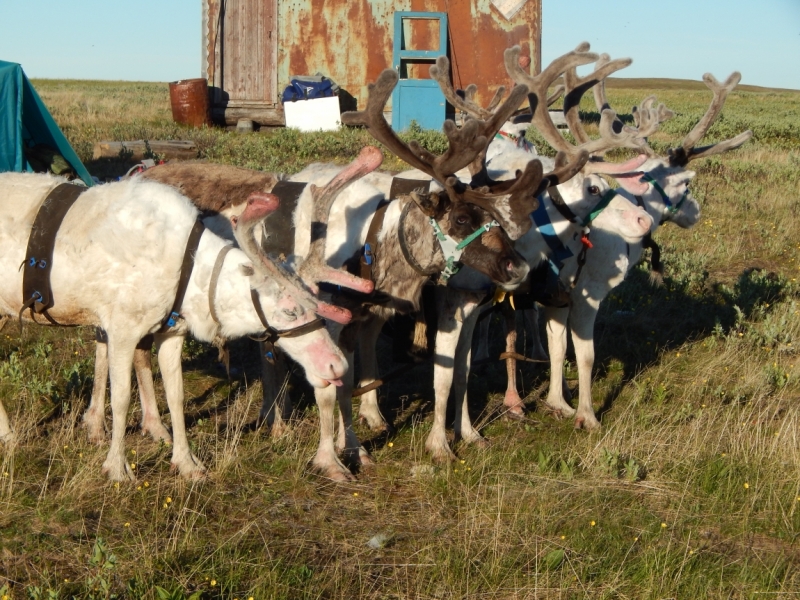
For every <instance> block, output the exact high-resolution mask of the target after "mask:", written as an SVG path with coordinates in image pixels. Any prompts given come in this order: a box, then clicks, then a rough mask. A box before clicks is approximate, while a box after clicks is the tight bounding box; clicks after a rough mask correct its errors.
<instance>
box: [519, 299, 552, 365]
mask: <svg viewBox="0 0 800 600" xmlns="http://www.w3.org/2000/svg"><path fill="white" fill-rule="evenodd" d="M522 314H523V315H524V320H525V325H526V327H527V332H528V335H529V336H530V338H531V358H533V359H534V360H543V361H548V360H550V357H549V356H548V354H547V351H546V350H545V349H544V346H543V345H542V336H541V335H539V307H538V305H536V304H534V305H533V308H528V309H526V310H524V311H522Z"/></svg>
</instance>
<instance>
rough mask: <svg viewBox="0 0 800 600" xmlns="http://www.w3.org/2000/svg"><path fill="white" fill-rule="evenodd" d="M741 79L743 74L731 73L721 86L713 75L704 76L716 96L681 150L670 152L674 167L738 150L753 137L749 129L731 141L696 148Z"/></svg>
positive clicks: (674, 149) (684, 140) (685, 139)
mask: <svg viewBox="0 0 800 600" xmlns="http://www.w3.org/2000/svg"><path fill="white" fill-rule="evenodd" d="M741 79H742V74H741V73H739V72H738V71H734V72H733V73H731V75H730V76H729V77H728V79H726V80H725V82H724V83H722V84H720V83H719V82H718V81H717V80H716V79H715V78H714V76H713V75H712V74H711V73H706V74H705V75H703V81H704V82H705V84H706V87H708V89H710V90H711V92H712V93H713V94H714V96H713V98H712V99H711V104H710V105H709V107H708V110H706V113H705V114H704V115H703V118H702V119H700V121H699V122H698V123H697V125H695V126H694V128H693V129H692V130H691V131H690V132H689V134H688V135H687V136H686V137H685V138H684V139H683V142H682V143H681V146H680V148H673V149H671V150H669V162H670V164H672V165H673V166H681V167H683V166H686V164H687V163H688V162H689V161H690V160H694V159H696V158H705V157H707V156H713V155H714V154H720V153H722V152H726V151H728V150H733V149H734V148H738V147H739V146H741V145H742V144H744V143H745V142H746V141H747V140H749V139H750V138H751V137H752V136H753V132H752V131H750V130H749V129H748V130H747V131H744V132H742V133H740V134H739V135H737V136H736V137H733V138H731V139H728V140H724V141H722V142H718V143H716V144H711V145H709V146H703V147H701V148H696V147H695V146H696V145H697V142H699V141H700V139H701V138H702V137H703V136H704V135H705V134H706V133H707V132H708V130H709V128H710V127H711V124H712V123H713V122H714V120H715V119H716V118H717V116H718V115H719V113H720V111H721V110H722V106H723V104H725V100H726V99H727V97H728V94H729V93H730V92H731V91H733V89H734V88H735V87H736V86H737V85H738V84H739V81H740V80H741Z"/></svg>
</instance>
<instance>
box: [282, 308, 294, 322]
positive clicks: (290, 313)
mask: <svg viewBox="0 0 800 600" xmlns="http://www.w3.org/2000/svg"><path fill="white" fill-rule="evenodd" d="M283 316H284V317H286V318H287V319H288V320H290V321H294V320H296V319H297V313H296V312H295V311H293V310H289V309H288V308H284V309H283Z"/></svg>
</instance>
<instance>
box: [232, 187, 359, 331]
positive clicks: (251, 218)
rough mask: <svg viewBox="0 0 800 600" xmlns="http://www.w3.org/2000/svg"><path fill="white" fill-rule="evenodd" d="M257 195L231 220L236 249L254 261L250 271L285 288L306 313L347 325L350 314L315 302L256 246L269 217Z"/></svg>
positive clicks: (299, 283) (294, 278) (302, 285)
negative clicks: (259, 229) (260, 227)
mask: <svg viewBox="0 0 800 600" xmlns="http://www.w3.org/2000/svg"><path fill="white" fill-rule="evenodd" d="M260 195H262V193H261V192H254V193H252V194H250V198H249V199H248V208H247V209H245V211H244V212H243V213H242V214H241V215H239V217H238V218H235V219H233V235H234V238H235V239H236V243H237V244H238V245H239V248H241V250H242V251H243V252H244V253H245V254H246V255H247V257H248V258H249V259H250V260H251V261H252V262H253V268H254V269H255V270H256V271H258V272H260V273H261V274H262V275H263V276H266V277H269V278H271V279H273V280H275V281H277V282H278V283H279V285H281V286H283V287H285V288H288V289H289V290H290V291H291V294H292V297H293V298H294V299H295V300H296V301H297V302H299V303H300V305H301V306H303V307H304V308H305V309H306V310H310V311H312V312H315V313H317V314H319V315H320V316H323V317H327V318H330V319H331V320H333V321H336V322H337V323H341V324H343V325H346V324H347V323H349V322H350V321H351V320H352V318H353V316H352V314H351V313H350V311H348V310H346V309H344V308H341V307H338V306H333V305H330V304H328V303H326V302H322V301H320V300H319V299H317V298H316V297H315V296H314V294H313V293H312V292H311V291H310V290H309V289H308V288H307V287H306V286H305V284H304V283H303V282H302V281H301V280H300V279H299V278H298V277H297V276H296V275H295V274H294V273H291V272H290V271H287V270H286V269H285V268H283V267H282V266H280V265H279V264H278V263H277V262H276V261H275V260H273V259H272V258H270V257H269V256H267V255H266V254H265V253H264V251H263V250H262V249H261V247H260V246H259V245H258V243H257V242H256V238H255V229H256V227H257V226H258V225H260V224H261V222H262V221H263V220H264V218H266V216H267V215H268V214H269V213H268V212H265V211H264V210H263V209H261V208H260V207H259V206H257V203H258V201H259V200H260V199H261V198H259V196H260ZM273 198H274V196H273ZM250 206H254V207H255V210H251V209H250Z"/></svg>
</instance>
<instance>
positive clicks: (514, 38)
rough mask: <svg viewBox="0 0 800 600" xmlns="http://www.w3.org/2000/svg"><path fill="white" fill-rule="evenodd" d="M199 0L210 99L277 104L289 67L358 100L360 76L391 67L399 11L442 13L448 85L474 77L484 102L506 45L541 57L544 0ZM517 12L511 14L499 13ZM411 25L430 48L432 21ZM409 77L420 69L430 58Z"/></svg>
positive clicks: (365, 79)
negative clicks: (212, 89)
mask: <svg viewBox="0 0 800 600" xmlns="http://www.w3.org/2000/svg"><path fill="white" fill-rule="evenodd" d="M205 1H206V2H207V7H208V33H207V36H206V45H205V47H206V49H207V56H208V59H207V63H206V64H207V66H208V73H207V74H208V78H209V83H210V84H211V85H216V86H217V87H218V88H219V89H220V90H221V91H219V92H218V94H217V97H216V98H215V100H216V102H217V103H219V101H221V100H222V98H223V95H224V94H227V102H228V105H229V106H248V105H252V106H256V105H258V106H268V105H274V104H276V103H277V100H278V96H279V95H280V90H282V89H283V87H284V86H285V85H286V84H287V83H288V81H289V78H290V76H291V75H303V74H313V73H316V72H321V73H323V74H325V75H328V76H329V77H331V78H333V79H334V80H335V81H336V82H337V83H339V85H340V86H342V87H343V88H344V89H346V90H347V91H348V92H350V93H351V94H352V95H353V96H355V97H356V98H357V99H358V101H359V106H363V101H364V99H365V98H366V86H367V84H368V83H369V82H371V81H374V80H375V78H376V77H377V76H378V74H379V73H380V72H381V70H383V69H385V68H387V67H390V66H391V62H392V39H393V27H394V13H395V11H401V10H402V11H430V12H446V13H447V15H448V21H449V43H450V48H449V55H450V59H451V64H452V72H453V73H452V74H453V84H454V85H455V87H460V88H463V87H466V86H467V85H468V84H470V83H476V84H478V86H479V100H482V101H484V102H485V101H488V99H489V98H490V97H491V95H492V94H493V93H494V91H495V89H496V88H497V87H498V86H499V85H507V84H508V81H507V77H506V75H505V71H504V69H503V50H505V49H506V48H507V47H509V46H512V45H514V44H520V45H521V46H522V47H523V54H528V55H530V57H531V59H532V63H533V65H535V66H536V69H537V70H538V69H539V68H540V65H541V54H540V44H539V42H540V40H541V0H494V1H493V0H205ZM221 2H223V5H222V6H223V12H222V15H223V16H222V19H220V4H221ZM498 6H499V7H500V9H498V8H497V7H498ZM515 10H516V11H517V12H516V14H513V16H510V18H506V16H504V15H503V13H502V12H501V11H505V12H506V14H510V13H511V12H514V11H515ZM220 23H222V28H221V29H220V28H219V26H218V25H219V24H220ZM410 33H411V40H412V47H414V48H418V49H423V48H430V47H431V39H430V38H432V37H433V36H434V35H435V34H434V32H433V28H430V27H426V26H425V25H424V24H417V25H414V26H412V27H411V32H410ZM433 43H434V44H435V41H434V42H433ZM413 76H415V77H427V66H424V67H422V68H419V69H417V70H416V71H415V72H413ZM278 108H279V106H278ZM257 120H258V119H257Z"/></svg>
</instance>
